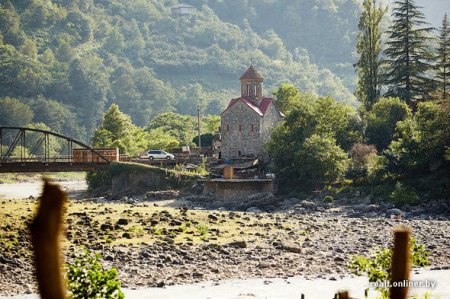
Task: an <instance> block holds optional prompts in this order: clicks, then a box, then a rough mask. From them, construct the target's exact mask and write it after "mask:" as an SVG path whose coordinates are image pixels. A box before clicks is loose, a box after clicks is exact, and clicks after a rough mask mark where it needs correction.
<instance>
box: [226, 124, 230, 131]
mask: <svg viewBox="0 0 450 299" xmlns="http://www.w3.org/2000/svg"><path fill="white" fill-rule="evenodd" d="M227 132H230V125H229V124H227Z"/></svg>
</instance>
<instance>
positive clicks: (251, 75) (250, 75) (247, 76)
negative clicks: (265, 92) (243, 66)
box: [239, 65, 264, 81]
mask: <svg viewBox="0 0 450 299" xmlns="http://www.w3.org/2000/svg"><path fill="white" fill-rule="evenodd" d="M239 80H258V81H259V80H260V81H262V80H264V78H263V76H261V75H260V74H259V73H258V71H256V69H255V68H254V67H253V65H251V66H250V67H249V68H248V69H247V70H246V71H245V73H244V74H243V75H242V76H241V78H239Z"/></svg>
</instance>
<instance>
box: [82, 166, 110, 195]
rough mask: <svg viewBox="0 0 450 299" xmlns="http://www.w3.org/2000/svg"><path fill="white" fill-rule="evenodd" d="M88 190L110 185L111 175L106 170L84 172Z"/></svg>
mask: <svg viewBox="0 0 450 299" xmlns="http://www.w3.org/2000/svg"><path fill="white" fill-rule="evenodd" d="M86 182H87V185H88V189H89V191H93V190H95V189H97V188H102V187H105V186H106V187H108V186H110V185H111V175H110V174H109V171H108V170H97V171H89V172H88V173H87V174H86Z"/></svg>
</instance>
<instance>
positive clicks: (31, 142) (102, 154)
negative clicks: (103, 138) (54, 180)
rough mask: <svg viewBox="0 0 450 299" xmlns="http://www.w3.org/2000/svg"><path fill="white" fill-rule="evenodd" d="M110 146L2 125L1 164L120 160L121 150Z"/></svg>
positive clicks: (31, 129)
mask: <svg viewBox="0 0 450 299" xmlns="http://www.w3.org/2000/svg"><path fill="white" fill-rule="evenodd" d="M109 150H110V151H109V152H107V151H106V149H100V150H97V149H93V148H91V147H90V146H88V145H86V144H84V143H82V142H80V141H78V140H75V139H73V138H70V137H67V136H64V135H61V134H58V133H55V132H50V131H46V130H41V129H34V128H24V127H0V165H2V164H10V163H22V164H24V163H36V162H42V163H44V164H49V163H70V164H73V163H84V164H85V163H109V162H110V161H114V160H118V156H119V153H118V150H117V149H109ZM114 155H115V156H116V158H114Z"/></svg>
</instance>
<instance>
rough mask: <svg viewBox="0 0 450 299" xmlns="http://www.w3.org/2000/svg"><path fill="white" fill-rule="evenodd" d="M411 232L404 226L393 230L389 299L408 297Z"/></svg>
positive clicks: (404, 298)
mask: <svg viewBox="0 0 450 299" xmlns="http://www.w3.org/2000/svg"><path fill="white" fill-rule="evenodd" d="M410 235H411V230H410V229H408V228H407V227H405V226H399V227H397V228H395V229H394V252H393V254H392V264H391V289H390V298H391V299H406V297H407V295H408V280H409V272H410V264H409V255H410V253H409V251H410V250H409V240H410Z"/></svg>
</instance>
